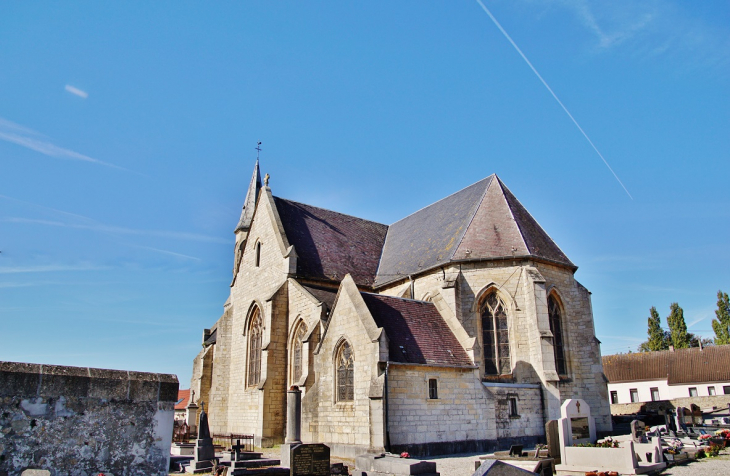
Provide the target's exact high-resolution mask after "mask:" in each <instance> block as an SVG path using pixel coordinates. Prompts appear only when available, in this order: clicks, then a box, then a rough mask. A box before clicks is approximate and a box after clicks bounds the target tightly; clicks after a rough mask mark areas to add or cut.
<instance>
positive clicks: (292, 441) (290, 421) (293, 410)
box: [281, 385, 302, 468]
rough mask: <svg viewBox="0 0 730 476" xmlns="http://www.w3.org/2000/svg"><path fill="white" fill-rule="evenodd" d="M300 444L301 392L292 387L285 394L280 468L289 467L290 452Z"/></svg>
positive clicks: (297, 388) (294, 386)
mask: <svg viewBox="0 0 730 476" xmlns="http://www.w3.org/2000/svg"><path fill="white" fill-rule="evenodd" d="M301 444H302V391H301V390H299V387H297V386H296V385H292V386H291V388H289V391H287V392H286V439H285V440H284V444H283V445H281V466H283V467H284V468H288V467H290V460H291V450H292V448H295V447H297V446H299V445H301Z"/></svg>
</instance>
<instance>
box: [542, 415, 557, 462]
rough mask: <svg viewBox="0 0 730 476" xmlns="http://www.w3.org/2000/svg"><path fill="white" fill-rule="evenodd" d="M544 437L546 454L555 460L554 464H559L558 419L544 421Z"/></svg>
mask: <svg viewBox="0 0 730 476" xmlns="http://www.w3.org/2000/svg"><path fill="white" fill-rule="evenodd" d="M545 437H546V438H547V447H548V455H549V456H550V457H551V458H553V459H554V460H555V464H560V433H559V432H558V420H550V421H549V422H547V423H545Z"/></svg>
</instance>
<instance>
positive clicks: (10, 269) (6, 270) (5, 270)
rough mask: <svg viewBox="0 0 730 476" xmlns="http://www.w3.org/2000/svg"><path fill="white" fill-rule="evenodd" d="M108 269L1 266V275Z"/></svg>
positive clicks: (89, 265)
mask: <svg viewBox="0 0 730 476" xmlns="http://www.w3.org/2000/svg"><path fill="white" fill-rule="evenodd" d="M100 269H107V268H106V267H104V266H97V265H93V264H75V265H66V264H50V265H41V266H5V267H3V266H0V274H19V273H55V272H66V271H97V270H100Z"/></svg>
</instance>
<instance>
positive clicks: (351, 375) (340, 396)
mask: <svg viewBox="0 0 730 476" xmlns="http://www.w3.org/2000/svg"><path fill="white" fill-rule="evenodd" d="M335 355H336V356H337V357H336V360H335V362H336V366H337V401H338V402H351V401H353V400H354V399H355V372H354V368H355V366H354V361H353V356H352V349H351V348H350V344H348V343H347V342H343V343H342V344H340V348H339V349H338V350H337V353H336V354H335Z"/></svg>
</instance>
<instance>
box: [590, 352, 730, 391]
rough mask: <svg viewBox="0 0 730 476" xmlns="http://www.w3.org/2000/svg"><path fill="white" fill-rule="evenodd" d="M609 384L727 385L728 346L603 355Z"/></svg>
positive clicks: (729, 374) (729, 358) (729, 369)
mask: <svg viewBox="0 0 730 476" xmlns="http://www.w3.org/2000/svg"><path fill="white" fill-rule="evenodd" d="M603 373H604V374H605V375H606V378H608V381H609V382H610V383H619V382H639V381H644V380H664V379H667V383H668V384H669V385H682V384H691V383H704V382H730V345H717V346H710V347H704V348H703V349H701V350H700V348H699V347H692V348H689V349H676V350H674V351H671V350H661V351H658V352H637V353H631V354H617V355H606V356H604V357H603Z"/></svg>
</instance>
